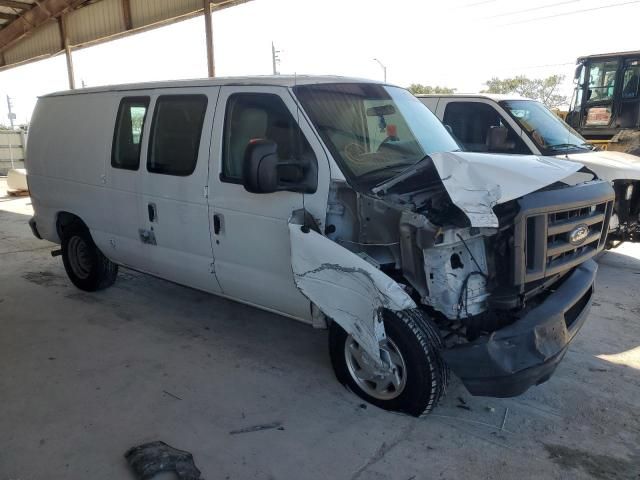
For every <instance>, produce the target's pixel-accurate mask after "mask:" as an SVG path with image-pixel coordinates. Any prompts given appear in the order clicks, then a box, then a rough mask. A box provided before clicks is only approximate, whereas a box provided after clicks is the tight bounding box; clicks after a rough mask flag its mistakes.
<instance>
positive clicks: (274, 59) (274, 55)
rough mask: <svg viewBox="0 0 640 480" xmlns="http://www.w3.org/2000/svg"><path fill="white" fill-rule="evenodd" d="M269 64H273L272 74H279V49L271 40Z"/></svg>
mask: <svg viewBox="0 0 640 480" xmlns="http://www.w3.org/2000/svg"><path fill="white" fill-rule="evenodd" d="M271 64H272V65H273V74H274V75H280V72H278V64H280V50H276V47H275V45H274V44H273V42H271Z"/></svg>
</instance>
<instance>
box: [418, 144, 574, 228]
mask: <svg viewBox="0 0 640 480" xmlns="http://www.w3.org/2000/svg"><path fill="white" fill-rule="evenodd" d="M513 157H514V156H513V155H494V154H491V155H487V154H483V153H471V152H445V153H434V154H433V155H431V158H432V160H433V163H434V165H435V167H436V169H437V170H438V175H439V176H440V178H441V179H442V183H443V184H444V187H445V189H446V190H447V193H448V194H449V196H450V197H451V201H452V202H453V203H454V204H455V205H456V206H458V207H459V208H460V209H461V210H462V211H463V212H464V213H465V215H466V216H467V217H468V218H469V220H470V221H471V226H473V227H498V217H496V215H495V214H494V212H493V207H494V206H495V205H497V204H500V203H505V202H508V201H510V200H514V199H516V198H519V197H522V196H524V195H526V194H528V193H531V192H534V191H536V190H539V189H540V188H543V187H546V186H547V185H551V184H553V183H554V182H557V181H561V180H563V179H565V178H567V177H569V176H571V175H572V174H573V173H575V172H576V171H578V170H580V169H581V168H582V165H581V164H579V163H575V162H567V161H563V160H557V159H552V158H548V157H536V156H533V155H519V156H518V158H517V159H515V158H513Z"/></svg>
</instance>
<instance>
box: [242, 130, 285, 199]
mask: <svg viewBox="0 0 640 480" xmlns="http://www.w3.org/2000/svg"><path fill="white" fill-rule="evenodd" d="M242 184H243V185H244V188H245V190H247V191H248V192H251V193H272V192H275V191H277V190H278V184H279V174H278V145H277V144H276V143H275V142H272V141H270V140H264V139H256V140H251V141H250V142H249V144H248V145H247V148H246V150H245V152H244V162H243V164H242Z"/></svg>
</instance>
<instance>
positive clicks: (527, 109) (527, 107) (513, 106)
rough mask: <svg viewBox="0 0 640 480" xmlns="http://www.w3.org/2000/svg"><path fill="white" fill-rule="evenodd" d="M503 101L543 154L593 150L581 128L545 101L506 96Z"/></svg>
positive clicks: (502, 103)
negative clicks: (554, 110)
mask: <svg viewBox="0 0 640 480" xmlns="http://www.w3.org/2000/svg"><path fill="white" fill-rule="evenodd" d="M500 105H502V107H504V109H505V110H506V111H507V112H509V115H511V117H513V119H514V120H515V121H516V122H518V125H520V127H521V128H522V130H524V132H525V133H526V134H527V135H528V136H529V138H530V139H531V140H532V141H533V142H534V143H535V144H536V145H537V146H538V148H539V149H540V151H541V152H542V154H543V155H558V154H559V153H564V152H566V151H572V152H574V153H575V152H581V151H582V152H587V151H590V150H592V148H591V146H589V144H588V143H587V142H586V141H585V139H584V138H582V137H581V136H580V134H579V133H578V132H576V131H575V130H574V129H573V128H571V127H570V126H569V125H567V124H566V123H565V122H563V121H562V120H561V119H560V118H559V117H558V116H557V115H556V114H555V113H553V112H552V111H551V110H549V109H548V108H547V107H545V106H544V105H543V104H541V103H538V102H534V101H533V100H503V101H501V102H500Z"/></svg>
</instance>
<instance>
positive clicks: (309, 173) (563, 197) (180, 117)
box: [27, 76, 614, 415]
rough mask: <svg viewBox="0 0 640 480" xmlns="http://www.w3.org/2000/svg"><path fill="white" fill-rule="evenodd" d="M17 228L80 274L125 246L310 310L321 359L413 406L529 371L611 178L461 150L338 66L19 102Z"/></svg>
mask: <svg viewBox="0 0 640 480" xmlns="http://www.w3.org/2000/svg"><path fill="white" fill-rule="evenodd" d="M27 169H28V182H29V188H30V191H31V195H32V200H33V206H34V210H35V214H34V216H33V218H32V219H31V221H30V225H31V227H32V229H33V232H34V234H35V235H36V236H37V237H39V238H44V239H47V240H50V241H53V242H57V243H60V244H61V245H62V249H61V253H62V259H63V262H64V267H65V269H66V271H67V273H68V275H69V278H70V279H71V281H72V282H73V283H74V284H75V285H76V286H77V287H79V288H81V289H84V290H88V291H93V290H98V289H101V288H104V287H107V286H109V285H111V284H112V283H113V282H114V281H115V280H116V275H117V272H118V266H119V265H122V266H126V267H129V268H133V269H136V270H139V271H142V272H147V273H149V274H152V275H156V276H158V277H161V278H165V279H168V280H171V281H173V282H177V283H180V284H183V285H187V286H189V287H193V288H197V289H200V290H204V291H207V292H211V293H214V294H217V295H221V296H224V297H228V298H231V299H234V300H237V301H240V302H243V303H247V304H250V305H254V306H256V307H259V308H263V309H265V310H269V311H273V312H277V313H280V314H282V315H286V316H288V317H291V318H295V319H297V320H301V321H303V322H307V323H309V324H312V325H314V326H316V327H328V328H329V329H330V333H329V351H330V356H331V361H332V364H333V367H334V369H335V372H336V375H337V377H338V379H339V380H340V381H341V382H342V383H343V384H345V385H347V386H348V387H349V388H350V389H351V390H353V391H354V392H355V393H356V394H357V395H359V396H361V397H362V398H364V399H366V400H367V401H369V402H371V403H373V404H375V405H378V406H380V407H382V408H385V409H389V410H397V411H402V412H406V413H409V414H412V415H420V414H423V413H427V412H429V411H431V409H432V408H433V407H434V406H435V405H436V404H437V402H438V400H439V398H440V397H441V395H442V394H443V392H444V391H445V388H446V385H447V380H448V372H449V369H451V370H452V371H453V372H454V373H455V374H456V375H457V376H458V377H460V378H461V380H462V382H463V383H464V384H465V386H466V387H467V389H468V390H469V391H470V392H471V393H472V394H474V395H492V396H512V395H518V394H520V393H522V392H524V391H525V390H526V389H527V388H529V387H530V386H532V385H535V384H539V383H541V382H544V381H545V380H547V379H548V378H549V376H550V375H551V374H552V372H553V371H554V369H555V368H556V366H557V364H558V362H560V360H561V359H562V357H563V355H564V354H565V352H566V351H567V348H568V344H569V342H570V341H571V340H572V338H573V337H574V335H575V334H576V332H577V331H578V330H579V329H580V327H581V326H582V324H583V322H584V320H585V318H586V316H587V314H588V311H589V307H590V304H591V298H592V294H593V291H594V280H595V276H596V264H595V263H594V262H593V260H592V259H591V258H592V257H593V256H594V255H595V254H597V253H598V252H599V251H600V250H601V249H602V248H603V245H604V242H605V238H606V227H605V226H606V225H608V222H609V217H610V215H611V209H612V206H613V200H614V193H613V190H612V188H611V186H610V185H609V183H608V182H604V181H599V180H593V176H592V175H590V174H586V173H582V172H580V171H579V170H580V169H581V166H580V165H579V164H577V163H573V162H564V161H562V160H555V159H549V158H539V157H536V156H528V157H523V158H522V159H521V161H519V162H517V163H516V162H513V161H512V159H511V158H510V157H509V156H501V155H486V154H477V153H463V152H460V151H459V145H458V144H457V142H456V141H455V140H454V139H453V137H452V136H451V135H450V134H449V132H448V131H447V130H446V129H445V127H444V126H443V125H442V123H441V122H440V121H439V120H438V119H437V118H436V117H435V116H434V115H433V114H432V113H431V112H430V111H429V109H428V108H427V107H425V106H424V105H423V104H422V103H420V101H419V100H418V99H416V98H415V97H414V96H413V95H411V94H410V93H409V92H408V91H406V90H404V89H401V88H398V87H394V86H390V85H386V84H379V83H373V82H368V81H362V80H353V79H345V78H338V77H295V78H294V77H285V76H279V77H273V78H271V77H265V78H259V77H258V78H235V79H234V78H230V79H216V80H200V81H180V82H170V83H153V84H140V85H125V86H116V87H104V88H93V89H86V90H78V91H73V92H61V93H55V94H51V95H47V96H45V97H42V98H40V99H39V100H38V104H37V107H36V110H35V112H34V115H33V119H32V124H31V130H30V138H29V149H28V153H27Z"/></svg>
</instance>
